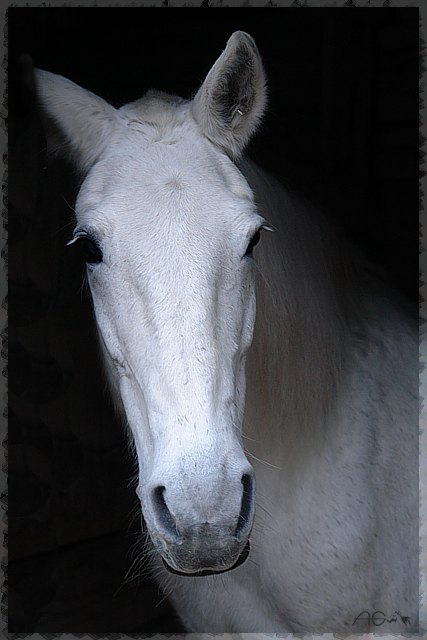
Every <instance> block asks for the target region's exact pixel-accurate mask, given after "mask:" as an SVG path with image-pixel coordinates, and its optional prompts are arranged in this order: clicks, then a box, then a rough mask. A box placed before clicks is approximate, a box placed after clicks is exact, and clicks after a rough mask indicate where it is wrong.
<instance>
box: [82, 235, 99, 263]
mask: <svg viewBox="0 0 427 640" xmlns="http://www.w3.org/2000/svg"><path fill="white" fill-rule="evenodd" d="M77 246H78V248H79V251H80V253H81V255H82V257H83V258H84V260H85V261H86V262H87V263H88V264H98V263H99V262H102V250H101V248H100V247H99V245H98V244H97V243H96V242H95V240H93V239H92V238H90V237H89V236H80V237H79V238H78V241H77Z"/></svg>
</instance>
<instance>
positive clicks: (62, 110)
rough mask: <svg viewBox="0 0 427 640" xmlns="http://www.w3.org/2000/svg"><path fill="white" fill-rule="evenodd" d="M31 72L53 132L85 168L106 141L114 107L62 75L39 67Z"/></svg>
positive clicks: (111, 123)
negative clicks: (33, 74)
mask: <svg viewBox="0 0 427 640" xmlns="http://www.w3.org/2000/svg"><path fill="white" fill-rule="evenodd" d="M34 73H35V79H36V87H37V94H38V98H39V101H40V103H41V105H42V107H43V110H44V112H45V113H46V114H47V116H48V119H49V121H50V124H53V128H54V134H55V135H56V137H57V136H58V133H59V135H60V137H61V138H62V139H64V138H65V143H66V146H67V145H68V146H69V147H70V148H71V154H72V156H73V157H74V160H76V162H77V164H78V166H79V168H80V169H82V170H87V169H89V168H90V167H91V166H92V164H93V163H94V162H95V161H96V160H97V158H98V157H99V156H100V154H101V153H102V151H103V150H104V149H105V147H106V145H107V144H108V141H109V139H110V137H111V133H112V131H113V128H114V124H115V122H116V120H117V113H116V109H115V108H114V107H112V106H111V105H109V104H108V103H107V102H105V100H103V99H102V98H100V97H98V96H96V95H95V94H94V93H91V92H90V91H88V90H87V89H82V87H79V86H78V85H77V84H74V82H71V80H67V78H64V77H63V76H59V75H56V74H55V73H50V72H49V71H42V70H41V69H34ZM63 141H64V140H63ZM63 146H64V145H59V148H62V147H63Z"/></svg>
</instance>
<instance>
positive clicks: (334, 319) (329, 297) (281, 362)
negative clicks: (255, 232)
mask: <svg viewBox="0 0 427 640" xmlns="http://www.w3.org/2000/svg"><path fill="white" fill-rule="evenodd" d="M240 168H241V170H242V172H243V173H244V175H245V177H246V178H247V180H248V181H249V184H250V185H251V187H252V189H253V190H254V192H255V196H256V201H257V205H258V207H259V209H260V211H261V213H262V214H263V215H264V216H265V217H266V219H267V220H269V221H270V222H271V223H272V224H273V225H274V226H275V227H276V229H277V231H276V233H274V234H271V236H269V237H265V236H264V238H263V241H262V242H261V243H260V245H259V248H257V255H256V264H257V267H256V268H257V271H258V277H257V320H256V326H255V333H254V341H253V345H252V348H251V353H250V355H249V358H248V368H247V403H246V406H247V410H246V415H247V420H246V423H247V424H245V428H247V430H248V432H249V434H250V437H252V436H253V437H254V439H255V440H258V441H260V440H262V443H263V445H262V446H261V447H260V448H258V449H257V450H258V451H260V452H261V455H262V453H264V454H265V455H266V456H270V460H271V456H272V455H273V456H274V455H275V453H276V452H279V451H289V452H292V453H291V455H296V453H297V452H296V451H295V448H296V447H297V448H298V447H304V446H305V442H306V437H309V438H310V441H311V443H312V444H311V447H312V446H313V437H315V435H316V434H317V436H318V437H319V438H321V437H322V430H323V429H324V428H325V424H327V422H328V419H329V418H330V415H331V413H332V412H333V409H334V405H335V402H336V398H337V395H338V393H339V384H340V382H339V381H340V373H341V371H342V369H343V363H344V359H345V352H346V342H347V333H348V330H347V316H348V314H349V305H348V301H349V299H350V298H351V295H352V293H351V286H350V282H351V276H350V267H349V266H348V265H346V263H345V260H344V258H343V256H342V255H341V250H340V244H339V243H338V242H336V241H335V238H334V235H333V233H332V231H331V230H330V229H328V225H327V223H326V222H325V221H323V220H322V219H321V218H320V217H319V215H318V214H317V212H311V211H310V208H309V206H308V204H307V203H304V202H303V201H302V200H300V199H297V198H295V196H293V195H291V194H290V193H289V192H288V191H287V190H286V189H284V187H282V186H281V185H280V184H279V183H277V182H276V181H275V180H274V179H272V178H271V177H267V176H266V175H265V174H264V173H262V172H261V171H260V170H259V169H258V168H256V167H255V166H254V165H253V164H252V163H249V162H247V161H245V162H243V163H242V166H241V167H240ZM353 294H354V292H353ZM305 436H306V437H305ZM278 438H282V440H284V441H285V442H282V445H284V446H280V447H279V446H278ZM269 445H270V447H269ZM277 455H279V454H278V453H277ZM278 462H279V463H280V460H279V459H278Z"/></svg>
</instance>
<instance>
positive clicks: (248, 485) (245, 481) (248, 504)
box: [234, 473, 254, 536]
mask: <svg viewBox="0 0 427 640" xmlns="http://www.w3.org/2000/svg"><path fill="white" fill-rule="evenodd" d="M242 485H243V494H242V506H241V508H240V515H239V521H238V523H237V527H236V531H235V534H234V535H236V536H241V535H242V534H244V535H248V534H249V532H250V529H251V527H252V517H253V511H254V480H253V477H252V476H251V475H249V474H248V473H244V474H243V476H242Z"/></svg>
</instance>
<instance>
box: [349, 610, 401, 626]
mask: <svg viewBox="0 0 427 640" xmlns="http://www.w3.org/2000/svg"><path fill="white" fill-rule="evenodd" d="M358 620H359V621H361V620H364V621H365V622H366V624H367V625H368V624H371V623H372V624H373V625H375V626H376V627H380V626H381V625H382V624H384V623H385V622H397V621H398V620H400V621H401V622H403V624H404V625H405V627H406V626H407V625H410V624H411V618H410V617H409V616H402V614H401V613H400V611H397V610H395V611H394V612H393V613H392V614H391V616H389V617H387V616H386V614H385V613H384V612H383V611H374V612H373V613H372V615H371V613H370V612H369V611H362V612H361V613H359V615H358V616H356V618H355V619H354V621H353V623H352V626H353V625H354V624H356V622H357V621H358Z"/></svg>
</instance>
